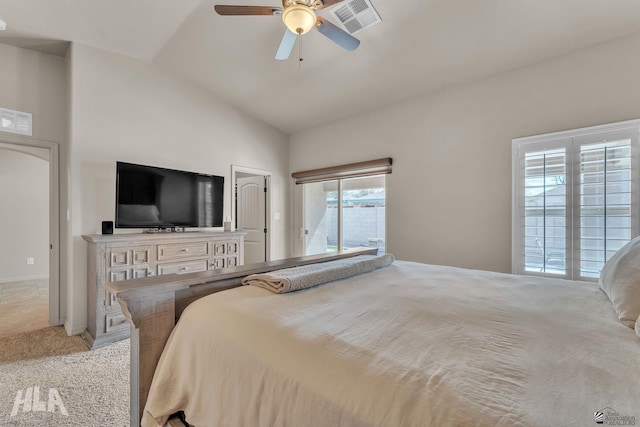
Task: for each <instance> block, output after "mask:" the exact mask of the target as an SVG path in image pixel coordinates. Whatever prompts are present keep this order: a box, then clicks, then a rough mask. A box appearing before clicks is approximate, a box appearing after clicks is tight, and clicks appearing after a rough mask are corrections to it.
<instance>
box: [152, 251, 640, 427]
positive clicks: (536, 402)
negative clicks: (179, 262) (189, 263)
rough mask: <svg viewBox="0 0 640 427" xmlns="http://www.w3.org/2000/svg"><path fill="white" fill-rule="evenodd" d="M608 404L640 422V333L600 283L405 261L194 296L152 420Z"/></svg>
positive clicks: (248, 420)
mask: <svg viewBox="0 0 640 427" xmlns="http://www.w3.org/2000/svg"><path fill="white" fill-rule="evenodd" d="M603 408H612V409H613V410H615V411H617V412H618V413H619V414H620V415H621V416H635V417H636V420H637V422H638V423H639V424H640V339H639V338H638V337H637V336H636V335H635V333H634V331H633V330H631V329H629V328H627V327H625V326H624V325H622V324H621V323H620V322H618V320H617V317H616V313H615V311H614V309H613V307H612V305H611V303H610V302H609V300H608V299H607V297H606V295H604V293H603V292H602V291H600V290H599V289H598V287H597V284H595V283H584V282H569V281H559V280H551V279H543V278H535V277H525V276H512V275H506V274H498V273H490V272H481V271H474V270H463V269H456V268H450V267H437V266H429V265H423V264H417V263H409V262H402V261H396V262H395V263H394V264H393V265H391V266H389V267H386V268H383V269H380V270H376V271H373V272H371V273H367V274H364V275H360V276H356V277H352V278H349V279H345V280H340V281H337V282H332V283H327V284H324V285H321V286H318V287H315V288H311V289H308V290H304V291H299V292H293V293H289V294H283V295H276V294H272V293H271V292H269V291H267V290H264V289H261V288H257V287H253V286H244V287H239V288H235V289H231V290H228V291H224V292H220V293H217V294H214V295H210V296H208V297H205V298H202V299H200V300H198V301H196V302H195V303H193V304H192V305H191V306H189V307H188V309H187V310H186V311H185V312H184V314H183V316H182V318H181V319H180V321H179V323H178V325H177V326H176V329H175V330H174V333H173V334H172V336H171V338H170V340H169V342H168V344H167V348H166V349H165V352H164V353H163V356H162V358H161V360H160V364H159V366H158V369H157V371H156V374H155V378H154V382H153V385H152V387H151V392H150V395H149V400H148V402H147V407H146V411H145V414H144V418H143V425H145V426H151V425H156V423H157V424H162V423H163V422H164V421H165V419H166V416H167V415H169V414H171V413H173V412H176V411H178V410H184V411H185V413H186V418H187V421H188V422H190V423H191V424H194V425H196V426H212V427H213V426H218V427H223V426H225V427H226V426H229V427H243V426H246V427H275V426H291V427H315V426H318V427H320V426H321V427H325V426H331V427H334V426H335V427H338V426H393V427H399V426H402V427H405V426H438V427H444V426H472V425H473V426H565V425H571V426H590V425H595V421H594V420H593V414H594V412H595V411H598V410H601V409H603ZM154 418H155V419H154Z"/></svg>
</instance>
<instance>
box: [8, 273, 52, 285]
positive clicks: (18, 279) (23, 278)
mask: <svg viewBox="0 0 640 427" xmlns="http://www.w3.org/2000/svg"><path fill="white" fill-rule="evenodd" d="M48 278H49V275H48V274H36V275H33V276H20V277H9V278H8V279H0V283H9V282H26V281H27V280H41V279H48Z"/></svg>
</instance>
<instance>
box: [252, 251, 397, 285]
mask: <svg viewBox="0 0 640 427" xmlns="http://www.w3.org/2000/svg"><path fill="white" fill-rule="evenodd" d="M393 261H394V258H393V255H391V254H385V255H380V256H378V255H359V256H357V257H353V258H347V259H339V260H336V261H329V262H323V263H318V264H309V265H302V266H300V267H293V268H285V269H283V270H276V271H272V272H270V273H265V274H252V275H250V276H247V277H245V278H244V279H242V284H243V285H254V286H259V287H261V288H265V289H267V290H269V291H271V292H273V293H276V294H284V293H286V292H293V291H297V290H300V289H307V288H311V287H313V286H317V285H321V284H323V283H327V282H333V281H335V280H340V279H345V278H347V277H351V276H357V275H358V274H363V273H368V272H370V271H373V270H375V269H378V268H382V267H386V266H388V265H390V264H391V263H393Z"/></svg>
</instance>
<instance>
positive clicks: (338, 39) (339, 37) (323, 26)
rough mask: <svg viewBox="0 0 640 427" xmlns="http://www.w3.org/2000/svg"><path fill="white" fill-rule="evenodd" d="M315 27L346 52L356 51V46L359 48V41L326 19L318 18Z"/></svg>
mask: <svg viewBox="0 0 640 427" xmlns="http://www.w3.org/2000/svg"><path fill="white" fill-rule="evenodd" d="M317 27H318V31H320V32H321V33H322V34H323V35H324V36H326V37H327V38H329V39H331V40H332V41H333V42H335V43H336V44H338V45H340V46H342V47H343V48H345V49H347V50H356V49H357V48H358V46H360V40H358V39H357V38H355V37H353V36H352V35H351V34H349V33H347V32H345V31H343V30H341V29H340V28H339V27H337V26H335V25H333V24H332V23H331V22H330V21H327V20H326V19H323V18H321V17H318V23H317Z"/></svg>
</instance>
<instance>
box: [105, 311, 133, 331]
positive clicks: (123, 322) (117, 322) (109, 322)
mask: <svg viewBox="0 0 640 427" xmlns="http://www.w3.org/2000/svg"><path fill="white" fill-rule="evenodd" d="M104 320H105V322H104V331H105V332H113V331H115V330H121V329H127V328H128V326H129V324H128V323H127V319H126V318H125V317H124V314H122V312H119V313H118V312H113V313H107V314H106V315H105V317H104Z"/></svg>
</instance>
